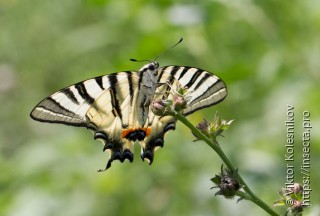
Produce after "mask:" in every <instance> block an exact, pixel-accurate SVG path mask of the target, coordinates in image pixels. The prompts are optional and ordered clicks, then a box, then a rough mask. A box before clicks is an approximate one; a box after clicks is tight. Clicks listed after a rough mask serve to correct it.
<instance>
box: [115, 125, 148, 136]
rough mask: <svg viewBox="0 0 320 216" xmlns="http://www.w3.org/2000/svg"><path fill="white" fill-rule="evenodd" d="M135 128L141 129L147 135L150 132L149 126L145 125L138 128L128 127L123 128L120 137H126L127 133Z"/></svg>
mask: <svg viewBox="0 0 320 216" xmlns="http://www.w3.org/2000/svg"><path fill="white" fill-rule="evenodd" d="M137 130H142V131H144V132H145V133H146V136H149V135H150V133H151V127H147V128H138V129H134V128H129V129H125V130H123V131H122V132H121V135H122V137H123V138H124V137H126V136H127V135H128V134H130V133H132V132H134V131H137Z"/></svg>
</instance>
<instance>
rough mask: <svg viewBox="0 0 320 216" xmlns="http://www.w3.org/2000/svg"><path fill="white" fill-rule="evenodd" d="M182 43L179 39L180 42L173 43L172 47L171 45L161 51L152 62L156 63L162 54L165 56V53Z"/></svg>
mask: <svg viewBox="0 0 320 216" xmlns="http://www.w3.org/2000/svg"><path fill="white" fill-rule="evenodd" d="M182 41H183V38H180V40H179V41H178V42H177V43H175V44H174V45H172V46H171V47H169V48H168V49H166V50H164V51H162V52H161V53H160V54H159V55H158V56H157V57H156V58H155V59H154V61H156V60H157V59H158V58H159V57H160V56H162V55H163V54H165V53H166V52H168V51H169V50H171V49H172V48H174V47H175V46H177V45H178V44H179V43H181V42H182Z"/></svg>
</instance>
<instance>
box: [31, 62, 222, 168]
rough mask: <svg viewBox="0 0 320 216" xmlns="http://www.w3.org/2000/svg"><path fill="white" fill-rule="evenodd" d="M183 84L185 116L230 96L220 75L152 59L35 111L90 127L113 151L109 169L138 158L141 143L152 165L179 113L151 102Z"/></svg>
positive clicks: (67, 91)
mask: <svg viewBox="0 0 320 216" xmlns="http://www.w3.org/2000/svg"><path fill="white" fill-rule="evenodd" d="M178 86H180V87H182V88H184V89H187V94H188V98H189V99H188V101H187V105H186V108H185V109H184V110H183V111H182V114H183V115H185V116H187V115H189V114H191V113H193V112H195V111H197V110H199V109H202V108H205V107H209V106H212V105H214V104H217V103H219V102H221V101H222V100H224V98H225V97H226V96H227V88H226V85H225V83H224V82H223V80H221V79H220V78H219V77H217V76H216V75H214V74H212V73H210V72H208V71H205V70H202V69H199V68H195V67H188V66H164V67H160V66H159V63H158V62H157V61H148V63H147V64H145V65H144V66H143V67H141V69H140V70H139V71H124V72H117V73H113V74H109V75H104V76H99V77H95V78H92V79H88V80H85V81H82V82H78V83H76V84H74V85H71V86H69V87H66V88H63V89H61V90H59V91H57V92H55V93H54V94H52V95H50V96H48V97H46V98H45V99H43V100H42V101H41V102H40V103H38V104H37V105H36V106H35V107H34V109H33V110H32V111H31V114H30V116H31V118H32V119H34V120H37V121H40V122H47V123H60V124H65V125H71V126H77V127H86V128H87V129H90V130H91V131H92V132H93V133H94V139H100V140H102V141H103V143H104V147H103V151H107V152H109V153H110V157H109V160H108V162H107V164H106V167H105V169H103V170H99V171H104V170H107V169H108V168H110V166H111V163H112V162H113V161H114V160H120V161H121V162H123V161H125V160H126V159H127V160H129V161H130V162H132V161H133V158H134V155H133V145H134V142H135V141H138V142H139V143H140V146H141V158H142V160H147V161H148V162H149V164H151V163H152V162H153V159H154V152H155V150H156V149H157V148H159V147H163V145H164V135H165V134H166V133H167V132H168V131H169V130H174V129H175V125H176V119H175V118H174V117H173V116H169V115H166V116H157V115H155V114H154V113H153V112H152V110H151V109H150V106H151V104H152V102H153V101H154V100H156V99H163V98H170V97H172V95H173V93H175V92H177V91H178V89H177V88H178Z"/></svg>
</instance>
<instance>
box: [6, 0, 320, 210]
mask: <svg viewBox="0 0 320 216" xmlns="http://www.w3.org/2000/svg"><path fill="white" fill-rule="evenodd" d="M180 37H183V38H184V42H183V43H182V44H180V45H179V46H178V47H176V48H174V49H173V50H171V51H170V52H168V53H166V54H165V55H163V56H161V57H160V58H159V61H160V64H161V65H190V66H194V67H199V68H202V69H206V70H209V71H211V72H213V73H215V74H217V75H218V76H220V77H221V78H222V79H223V80H224V81H225V82H226V84H227V86H228V90H229V95H228V97H227V98H226V100H225V101H224V102H223V103H221V104H219V105H217V106H214V107H210V108H207V109H205V110H201V111H199V112H196V113H194V114H193V115H191V116H190V117H189V119H190V121H191V122H193V123H194V124H197V123H198V122H199V121H201V120H202V119H203V118H204V117H205V118H207V119H209V120H212V118H213V116H214V113H215V112H216V111H219V113H220V114H221V116H222V117H223V118H225V119H235V122H234V123H233V125H232V126H231V128H230V129H229V130H228V131H227V132H226V133H225V134H224V135H225V137H221V138H220V139H219V142H220V145H221V146H222V148H223V149H224V150H225V152H226V154H227V155H228V156H229V157H230V158H231V160H232V162H233V163H234V164H235V165H236V166H237V167H238V168H239V170H240V174H241V175H242V176H243V177H244V179H245V180H246V181H247V182H248V184H249V185H250V186H251V187H252V189H253V191H254V192H255V193H256V194H257V195H258V196H260V197H261V198H262V199H263V200H264V201H265V202H267V203H269V204H270V205H272V203H273V202H274V201H275V200H276V199H278V194H277V191H278V190H279V189H280V188H281V187H283V186H284V183H285V181H286V179H285V178H286V162H285V161H284V154H285V150H286V149H285V146H284V145H285V144H286V127H285V123H284V122H285V120H286V112H287V104H291V105H292V106H294V111H295V145H296V149H295V181H297V182H301V180H302V175H301V174H300V169H299V168H300V166H301V163H302V156H301V151H302V131H303V129H302V112H303V111H304V110H308V111H309V112H310V113H311V117H310V118H311V123H312V126H313V129H312V131H311V187H312V190H313V192H312V194H311V204H312V207H311V208H308V209H306V211H305V212H306V214H305V215H312V216H318V215H320V205H319V202H320V196H319V189H320V185H319V184H317V182H316V181H317V179H318V180H319V178H320V174H319V171H318V168H319V166H320V157H319V156H320V145H319V143H320V135H319V128H320V112H319V100H320V91H319V90H320V89H319V81H320V79H319V78H320V73H319V70H320V1H317V0H305V1H304V0H300V1H298V0H293V1H277V0H269V1H261V0H255V1H253V0H239V1H231V0H217V1H214V0H212V1H209V0H205V1H191V0H190V1H179V0H176V1H170V0H165V1H143V0H138V1H125V0H65V1H51V0H28V1H27V0H26V1H19V0H0V101H1V112H0V119H1V124H0V152H1V153H0V170H1V174H0V215H8V216H20V215H22V216H34V215H39V216H40V215H41V216H56V215H68V216H81V215H83V216H87V215H94V216H100V215H168V216H169V215H175V216H176V215H178V216H179V215H184V216H185V215H192V216H193V215H199V216H200V215H201V216H202V215H235V216H244V215H246V216H247V215H266V213H265V212H263V211H262V210H261V209H260V208H259V207H257V206H255V205H253V204H252V203H250V202H246V201H242V202H240V203H238V204H236V199H233V200H225V199H223V198H222V197H215V196H214V193H215V192H216V190H210V187H212V186H213V184H212V183H211V182H210V180H209V179H210V178H211V177H213V176H214V175H215V174H216V173H218V172H219V171H220V166H221V163H222V162H221V160H220V159H219V158H218V156H217V155H216V154H215V153H214V152H213V151H211V149H210V148H209V147H208V146H207V145H206V144H204V143H202V142H195V143H194V142H192V140H194V137H193V136H192V134H191V133H190V131H189V130H188V129H187V128H186V127H185V126H183V125H182V124H180V123H178V124H177V129H176V131H174V132H170V133H169V134H168V135H167V136H166V140H165V147H164V148H163V149H160V150H159V151H157V153H156V155H155V161H154V163H153V164H152V166H148V165H147V163H143V162H142V161H141V160H140V157H139V154H140V149H139V147H138V145H136V148H135V160H134V162H133V163H132V164H130V163H129V162H125V163H123V164H121V163H120V162H114V163H113V165H112V167H111V169H110V170H108V171H107V172H105V173H98V172H96V170H98V169H100V168H103V167H104V166H105V164H106V161H107V159H108V155H107V154H106V153H103V152H102V147H103V145H102V144H100V143H99V142H98V141H94V140H93V136H92V134H91V133H90V132H89V131H87V130H86V129H82V128H80V129H79V128H73V127H67V126H64V125H49V124H43V123H39V122H35V121H32V120H31V119H30V117H29V113H30V111H31V109H32V108H33V107H34V106H35V105H36V104H37V103H38V102H39V101H40V100H41V99H43V98H44V97H46V96H48V95H49V94H51V93H53V92H55V91H57V90H59V89H61V88H63V87H65V86H68V85H70V84H73V83H76V82H78V81H81V80H84V79H88V78H91V77H95V76H98V75H102V74H107V73H112V72H116V71H123V70H138V69H139V68H140V67H141V66H142V63H136V62H130V61H129V60H128V59H129V58H137V59H153V58H154V57H155V56H157V55H158V54H159V53H160V52H161V51H163V50H165V49H166V48H167V47H169V46H171V45H172V44H174V43H175V42H177V40H178V39H179V38H180ZM275 210H276V211H278V212H279V213H283V210H284V209H282V208H275Z"/></svg>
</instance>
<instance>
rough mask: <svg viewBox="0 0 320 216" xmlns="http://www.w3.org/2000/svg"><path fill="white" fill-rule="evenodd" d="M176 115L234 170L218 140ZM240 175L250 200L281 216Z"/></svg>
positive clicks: (175, 115) (274, 215) (178, 114)
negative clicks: (212, 139) (213, 139)
mask: <svg viewBox="0 0 320 216" xmlns="http://www.w3.org/2000/svg"><path fill="white" fill-rule="evenodd" d="M174 117H175V118H176V119H178V120H179V121H181V122H182V123H183V124H184V125H186V126H187V127H188V128H190V129H191V131H192V132H193V133H194V134H195V135H196V136H197V137H198V138H199V139H201V140H203V141H204V142H206V143H207V144H208V145H209V146H210V147H211V148H212V149H213V150H214V151H215V152H216V153H217V154H218V155H219V157H220V158H221V159H222V161H223V162H224V163H225V164H226V166H227V167H228V168H229V169H230V171H232V172H234V171H235V168H234V166H233V165H232V163H231V162H230V160H229V159H228V157H227V156H226V155H225V154H224V152H223V151H222V149H221V148H220V146H219V145H218V143H217V142H213V141H211V140H210V139H209V138H208V137H206V136H205V135H204V134H203V133H202V132H201V131H199V130H198V129H197V128H196V127H195V126H193V124H191V122H189V121H188V120H187V119H186V118H185V117H184V116H183V115H182V114H180V113H176V114H174ZM238 177H239V180H240V184H241V185H242V186H243V190H244V191H245V192H246V193H247V194H248V195H250V200H251V201H252V202H254V203H255V204H256V205H258V206H260V207H261V208H262V209H264V210H265V211H266V212H268V213H269V214H270V215H273V216H279V215H278V214H277V213H276V212H275V211H273V210H272V209H271V208H270V207H269V206H268V205H267V204H266V203H264V202H263V201H262V200H261V199H260V198H259V197H257V196H256V195H255V194H254V193H253V192H252V191H251V189H250V188H249V186H248V185H247V183H246V182H245V181H244V180H243V178H242V177H241V176H240V174H239V173H238Z"/></svg>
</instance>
